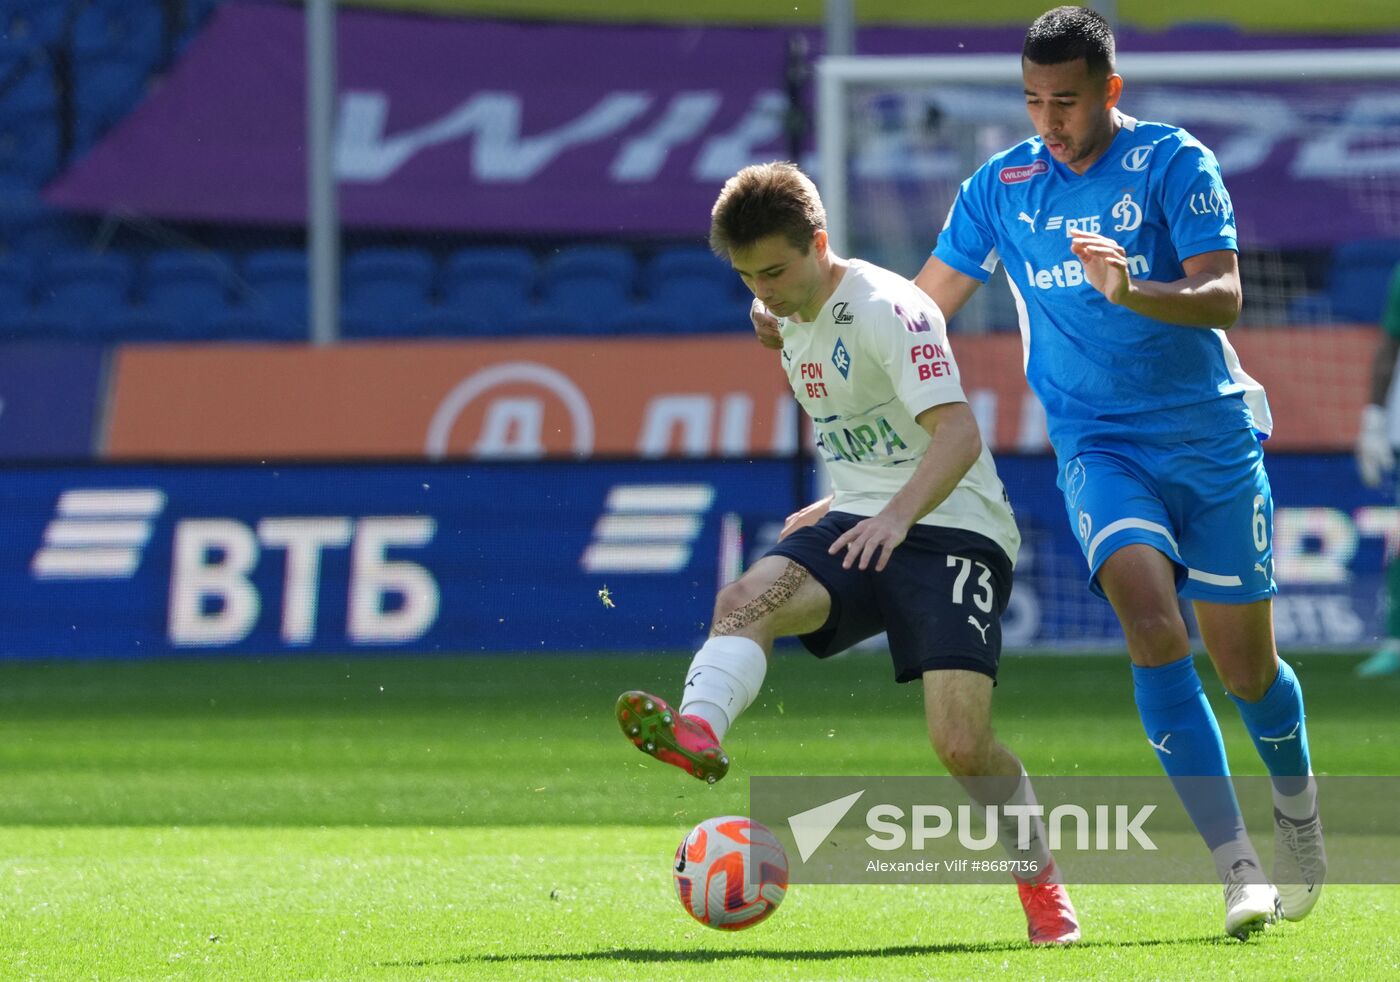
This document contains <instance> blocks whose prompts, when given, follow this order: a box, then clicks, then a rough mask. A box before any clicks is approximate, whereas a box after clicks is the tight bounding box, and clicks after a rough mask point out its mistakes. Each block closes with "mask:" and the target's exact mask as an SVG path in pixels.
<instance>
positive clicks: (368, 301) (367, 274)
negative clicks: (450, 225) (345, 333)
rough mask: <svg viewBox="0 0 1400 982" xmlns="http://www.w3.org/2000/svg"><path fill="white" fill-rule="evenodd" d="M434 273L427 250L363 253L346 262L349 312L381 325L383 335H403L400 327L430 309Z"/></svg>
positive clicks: (344, 290) (347, 305)
mask: <svg viewBox="0 0 1400 982" xmlns="http://www.w3.org/2000/svg"><path fill="white" fill-rule="evenodd" d="M434 272H435V268H434V264H433V257H432V255H431V254H429V253H428V252H427V251H426V250H423V249H364V250H361V251H360V252H357V253H355V254H354V255H352V256H351V257H350V258H349V259H347V260H346V262H345V267H344V275H343V276H342V285H343V287H344V289H343V293H344V295H345V299H344V306H345V311H346V313H347V314H353V315H355V316H357V317H364V318H368V319H370V320H373V321H378V322H380V323H381V324H383V325H384V327H383V331H382V333H385V334H398V333H402V332H401V331H400V330H398V329H397V328H396V326H395V325H396V324H398V323H401V322H404V321H407V320H408V319H409V318H410V317H412V316H413V315H415V314H418V313H421V312H422V311H424V310H426V309H428V307H429V305H430V298H431V293H432V288H433V274H434Z"/></svg>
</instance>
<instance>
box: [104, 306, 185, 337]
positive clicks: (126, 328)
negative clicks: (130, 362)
mask: <svg viewBox="0 0 1400 982" xmlns="http://www.w3.org/2000/svg"><path fill="white" fill-rule="evenodd" d="M105 327H106V334H107V335H108V337H109V338H110V339H111V340H114V341H187V340H191V339H192V335H190V334H189V333H188V332H186V331H184V330H183V329H182V325H181V324H180V323H179V322H178V321H176V320H175V318H173V317H171V316H169V315H168V314H164V313H161V312H160V311H158V310H151V309H150V308H149V307H128V308H127V309H126V310H123V311H121V312H119V313H117V314H115V315H113V317H112V318H111V320H110V321H108V322H107V324H106V325H105Z"/></svg>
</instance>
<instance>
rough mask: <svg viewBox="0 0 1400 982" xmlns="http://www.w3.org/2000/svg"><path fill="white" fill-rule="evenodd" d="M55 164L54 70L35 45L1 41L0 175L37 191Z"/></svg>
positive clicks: (55, 113) (56, 119) (7, 40)
mask: <svg viewBox="0 0 1400 982" xmlns="http://www.w3.org/2000/svg"><path fill="white" fill-rule="evenodd" d="M58 164H59V130H58V89H57V87H56V86H55V83H54V75H53V66H52V64H51V63H50V62H49V59H48V56H47V55H46V54H45V53H44V49H43V48H42V47H40V46H39V45H38V44H37V43H36V42H32V41H15V40H10V39H7V38H0V175H13V176H14V177H16V178H19V179H21V180H23V181H25V182H27V183H28V184H29V185H30V186H32V187H38V186H39V185H41V184H43V183H44V182H45V181H47V180H48V179H49V178H50V177H52V176H53V175H54V173H55V172H56V171H57V170H58Z"/></svg>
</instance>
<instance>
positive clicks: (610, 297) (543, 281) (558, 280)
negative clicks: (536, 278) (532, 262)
mask: <svg viewBox="0 0 1400 982" xmlns="http://www.w3.org/2000/svg"><path fill="white" fill-rule="evenodd" d="M636 278H637V260H636V258H635V257H634V256H633V255H632V253H631V252H630V251H629V250H627V249H624V248H622V247H621V246H574V247H572V248H569V249H564V250H561V251H560V252H558V253H556V254H555V255H553V256H551V257H549V258H548V259H546V260H545V261H544V263H543V264H542V265H541V268H540V293H541V296H542V297H543V299H544V302H545V303H546V304H550V305H554V306H563V307H579V308H581V309H583V310H585V311H587V312H591V314H592V315H593V316H594V317H598V316H600V315H606V314H608V313H610V312H611V311H615V310H618V309H620V308H621V307H623V306H626V305H627V304H628V303H630V302H631V300H632V287H633V284H634V283H635V281H636Z"/></svg>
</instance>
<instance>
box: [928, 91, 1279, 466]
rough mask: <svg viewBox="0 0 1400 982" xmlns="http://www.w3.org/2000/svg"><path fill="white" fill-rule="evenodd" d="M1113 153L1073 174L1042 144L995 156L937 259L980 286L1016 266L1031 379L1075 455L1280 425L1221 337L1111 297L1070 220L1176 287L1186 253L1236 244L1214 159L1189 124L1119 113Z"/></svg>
mask: <svg viewBox="0 0 1400 982" xmlns="http://www.w3.org/2000/svg"><path fill="white" fill-rule="evenodd" d="M1119 118H1120V121H1121V123H1122V127H1121V128H1120V129H1119V131H1118V133H1117V135H1116V136H1115V137H1114V138H1113V142H1112V143H1111V144H1110V145H1109V148H1108V150H1107V151H1105V152H1104V154H1103V156H1102V157H1100V158H1099V159H1098V160H1097V161H1095V162H1094V165H1093V166H1092V167H1090V168H1089V170H1088V171H1087V172H1086V173H1084V174H1076V173H1074V172H1073V171H1071V170H1070V169H1069V168H1068V167H1066V166H1065V165H1064V164H1061V163H1059V162H1058V161H1056V160H1055V159H1053V158H1052V157H1051V156H1050V153H1049V152H1048V151H1047V150H1046V149H1045V145H1044V144H1043V143H1042V142H1041V140H1040V139H1039V138H1038V137H1037V138H1033V139H1030V140H1027V141H1025V142H1024V143H1020V144H1017V145H1016V146H1014V147H1012V148H1011V149H1009V150H1006V151H1004V152H1002V153H999V154H997V155H996V156H994V157H992V158H991V159H990V160H988V161H987V162H986V163H985V164H983V165H982V167H981V168H980V169H979V170H978V171H977V173H975V174H973V175H972V177H970V178H969V179H968V180H967V181H965V182H964V183H963V185H962V188H961V189H960V191H959V193H958V197H957V199H956V200H955V201H954V202H953V207H952V210H951V211H950V212H949V214H948V221H947V223H946V224H945V225H944V227H943V231H942V233H941V234H940V235H939V237H938V246H937V248H936V249H935V250H934V252H933V254H934V255H935V256H937V257H938V258H939V259H941V260H942V261H943V262H945V263H947V264H948V265H949V266H951V267H953V268H954V269H956V270H958V271H959V272H961V273H964V274H966V275H968V276H972V277H975V278H977V279H979V280H982V281H983V282H985V281H986V279H987V277H988V276H990V275H991V274H992V272H993V271H994V270H995V269H996V265H997V263H998V262H1001V263H1004V264H1005V265H1006V272H1007V278H1008V279H1009V280H1010V282H1011V289H1012V291H1013V292H1014V293H1015V299H1016V309H1017V312H1018V314H1019V317H1020V321H1021V340H1022V343H1023V345H1024V347H1025V368H1026V379H1027V381H1029V383H1030V386H1031V389H1032V390H1033V391H1034V392H1035V394H1036V395H1037V396H1038V397H1039V398H1040V401H1041V403H1042V404H1043V405H1044V407H1045V413H1046V418H1047V423H1048V427H1049V435H1050V442H1051V443H1052V444H1053V445H1054V447H1055V452H1056V454H1057V455H1058V456H1059V457H1060V459H1061V460H1068V459H1070V458H1072V457H1074V456H1075V455H1077V454H1078V453H1079V452H1080V451H1081V450H1082V449H1084V448H1086V447H1090V446H1092V445H1093V444H1094V443H1095V441H1096V440H1098V439H1100V438H1103V437H1110V438H1118V439H1124V438H1126V439H1130V440H1137V441H1148V442H1152V443H1163V444H1165V443H1176V442H1179V441H1181V440H1189V439H1193V438H1199V437H1203V436H1208V435H1211V434H1217V433H1221V432H1225V431H1229V430H1239V429H1242V428H1243V429H1248V428H1253V429H1254V430H1255V431H1256V432H1257V433H1259V434H1260V436H1267V435H1268V433H1269V430H1270V429H1271V427H1272V421H1271V418H1270V416H1269V409H1268V403H1267V401H1266V400H1265V398H1264V390H1263V389H1262V388H1261V387H1260V386H1259V384H1258V383H1257V382H1255V381H1254V380H1253V379H1251V378H1250V377H1249V376H1248V375H1246V374H1245V373H1244V371H1243V369H1241V367H1240V363H1239V359H1238V358H1237V357H1236V355H1235V352H1234V349H1233V348H1231V346H1230V343H1229V342H1228V341H1227V340H1226V339H1225V332H1224V331H1220V330H1205V329H1202V328H1197V327H1185V326H1178V325H1175V324H1167V323H1164V322H1162V321H1158V320H1153V319H1151V318H1149V317H1143V316H1142V315H1140V314H1136V313H1134V312H1133V311H1131V310H1128V309H1127V308H1126V307H1121V306H1118V305H1116V304H1112V303H1110V302H1109V301H1108V300H1107V299H1106V298H1105V297H1104V296H1103V294H1101V293H1099V291H1098V290H1096V289H1094V287H1093V286H1092V285H1091V284H1090V283H1089V282H1088V280H1086V279H1085V277H1084V269H1083V266H1082V265H1081V264H1080V262H1079V260H1078V259H1076V258H1075V256H1074V254H1073V253H1072V252H1071V251H1070V238H1069V233H1070V231H1071V230H1072V229H1076V228H1079V229H1084V230H1086V231H1090V232H1098V233H1100V234H1102V235H1105V236H1107V237H1108V238H1111V239H1113V240H1115V241H1117V242H1118V243H1119V244H1121V245H1122V246H1123V248H1124V249H1125V250H1126V252H1127V254H1128V262H1129V266H1130V269H1129V274H1130V275H1131V276H1132V277H1133V278H1135V279H1146V280H1159V281H1163V282H1170V281H1172V280H1177V279H1180V278H1181V277H1182V276H1184V275H1185V273H1184V272H1183V270H1182V265H1181V264H1182V261H1183V260H1185V259H1189V258H1190V257H1191V256H1195V255H1200V254H1201V253H1204V252H1213V251H1216V250H1220V249H1230V250H1235V249H1236V244H1235V215H1234V209H1233V208H1232V207H1231V204H1230V196H1229V194H1228V193H1227V192H1226V190H1225V184H1224V182H1223V181H1222V180H1221V177H1220V166H1219V164H1217V163H1216V160H1215V155H1214V154H1212V153H1211V152H1210V150H1208V149H1207V148H1206V147H1205V146H1203V145H1202V144H1200V143H1199V142H1197V141H1196V140H1195V138H1193V137H1192V136H1191V135H1190V134H1189V133H1187V132H1186V131H1185V130H1182V129H1179V128H1178V127H1175V126H1167V125H1165V124H1162V123H1147V122H1140V121H1138V120H1135V119H1133V118H1131V117H1128V116H1121V115H1120V117H1119Z"/></svg>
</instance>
